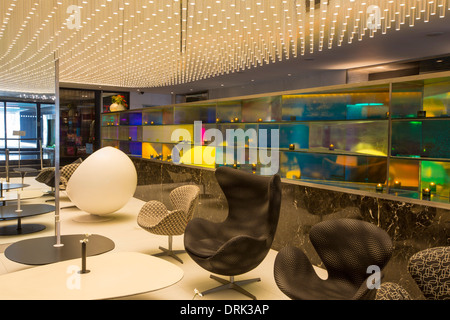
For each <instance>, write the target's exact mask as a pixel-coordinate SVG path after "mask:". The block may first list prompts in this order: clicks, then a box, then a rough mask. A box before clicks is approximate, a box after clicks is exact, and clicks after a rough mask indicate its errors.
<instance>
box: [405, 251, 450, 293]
mask: <svg viewBox="0 0 450 320" xmlns="http://www.w3.org/2000/svg"><path fill="white" fill-rule="evenodd" d="M408 272H409V273H410V274H411V276H412V278H413V279H414V281H415V282H416V283H417V285H418V287H419V288H420V290H421V291H422V293H423V295H424V296H425V298H426V299H428V300H450V246H447V247H435V248H429V249H425V250H422V251H419V252H417V253H415V254H414V255H413V256H411V258H410V259H409V261H408Z"/></svg>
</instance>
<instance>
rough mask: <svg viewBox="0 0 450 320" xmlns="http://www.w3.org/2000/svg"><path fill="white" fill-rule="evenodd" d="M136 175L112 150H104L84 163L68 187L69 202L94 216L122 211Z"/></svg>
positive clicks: (124, 158)
mask: <svg viewBox="0 0 450 320" xmlns="http://www.w3.org/2000/svg"><path fill="white" fill-rule="evenodd" d="M136 186H137V173H136V168H135V166H134V164H133V162H132V161H131V159H130V158H129V157H128V156H127V155H126V154H125V153H124V152H122V151H120V150H118V149H116V148H113V147H104V148H102V149H100V150H98V151H96V152H94V153H93V154H91V155H90V156H89V157H88V158H86V160H84V161H83V162H82V163H81V164H80V165H79V166H78V168H77V169H76V170H75V172H74V173H73V175H72V176H71V177H70V180H69V182H68V183H67V187H66V192H67V196H68V197H69V199H70V201H72V202H73V204H74V205H75V206H76V207H77V208H78V209H80V210H82V211H85V212H87V213H89V214H91V215H94V216H97V217H98V216H106V215H109V214H111V213H114V212H116V211H117V210H119V209H121V208H123V207H124V206H125V204H127V202H128V201H129V200H130V199H131V197H132V196H133V195H134V193H135V191H136Z"/></svg>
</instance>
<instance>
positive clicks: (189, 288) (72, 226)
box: [0, 177, 287, 300]
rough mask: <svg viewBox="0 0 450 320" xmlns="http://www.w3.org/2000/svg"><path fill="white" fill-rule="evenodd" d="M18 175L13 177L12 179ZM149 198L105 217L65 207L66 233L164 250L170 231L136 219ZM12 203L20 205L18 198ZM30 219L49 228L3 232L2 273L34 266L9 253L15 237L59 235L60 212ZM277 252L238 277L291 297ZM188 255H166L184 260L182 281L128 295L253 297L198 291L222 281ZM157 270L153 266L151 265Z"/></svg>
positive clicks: (262, 290)
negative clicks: (152, 229)
mask: <svg viewBox="0 0 450 320" xmlns="http://www.w3.org/2000/svg"><path fill="white" fill-rule="evenodd" d="M13 180H14V179H12V181H11V182H14V181H13ZM26 183H29V184H30V187H28V188H27V189H28V190H36V189H40V190H42V191H44V192H45V191H47V190H48V188H47V187H46V186H44V185H42V184H40V183H37V182H36V181H34V178H33V177H29V178H26ZM49 199H51V197H49V196H43V197H40V198H38V199H33V200H26V201H23V203H27V202H30V203H31V202H32V203H36V202H40V203H52V202H46V201H47V200H49ZM143 204H144V202H143V201H141V200H138V199H136V198H132V199H131V200H130V201H129V203H128V204H127V205H126V206H125V207H124V208H122V209H121V210H119V211H118V212H116V213H114V214H113V219H111V220H109V221H105V222H87V223H81V222H77V221H79V219H77V218H80V217H82V216H85V215H86V213H84V212H82V211H80V210H78V209H77V208H66V209H62V210H61V233H62V234H63V235H64V234H80V233H88V234H100V235H102V236H105V237H108V238H110V239H112V240H113V241H114V242H115V249H114V250H113V251H114V252H127V251H132V252H141V253H145V254H156V253H159V252H160V251H159V249H158V248H159V246H163V247H167V241H168V238H167V237H165V236H158V235H153V234H150V233H148V232H146V231H145V230H143V229H141V228H140V227H139V226H138V225H137V223H136V217H137V214H138V212H139V210H140V208H141V207H142V205H143ZM11 205H14V203H12V204H11ZM70 205H71V203H70V200H69V199H68V198H67V197H66V196H65V194H64V192H62V193H61V207H62V208H64V207H68V206H70ZM15 223H16V221H9V222H7V221H2V222H0V225H1V226H3V225H8V224H15ZM26 223H38V224H44V225H45V226H46V229H45V230H44V231H41V232H38V233H35V234H30V235H22V236H1V237H0V251H1V252H2V253H0V275H1V274H5V273H8V272H14V271H19V270H23V269H25V268H30V266H26V265H22V264H18V263H15V262H12V261H11V260H9V259H7V258H6V257H5V256H4V254H3V251H4V249H5V248H6V247H7V246H8V244H10V243H14V242H17V241H20V240H24V239H29V238H36V237H44V236H52V235H54V232H55V231H54V230H55V228H54V213H49V214H45V215H41V216H36V217H32V218H27V219H23V221H22V224H26ZM173 248H174V249H175V250H177V249H184V246H183V236H178V237H174V243H173ZM275 256H276V251H273V250H272V251H270V253H269V254H268V256H267V257H266V259H265V260H264V261H263V263H262V264H261V265H259V266H258V267H257V268H256V269H254V270H252V271H250V272H248V273H247V274H244V275H240V276H236V277H235V280H236V281H238V280H241V279H249V278H256V277H259V278H261V281H260V282H255V283H251V284H248V285H246V286H245V289H247V290H248V291H250V292H251V293H252V294H254V295H255V296H256V297H257V298H258V299H259V300H282V299H287V297H286V296H285V295H284V294H283V293H282V292H281V291H280V290H279V289H278V288H277V286H276V284H275V280H274V277H273V262H274V259H275ZM179 257H180V258H181V259H182V260H183V262H184V263H183V264H180V263H179V262H177V261H175V260H173V259H172V258H170V257H161V259H165V260H167V261H169V262H172V263H174V264H176V265H178V266H180V267H181V268H182V269H183V271H184V277H183V279H182V280H181V281H179V282H178V283H176V284H175V285H173V286H171V287H168V288H165V289H162V290H158V291H155V292H151V293H147V294H141V295H136V296H131V297H125V298H123V299H155V300H158V299H164V300H190V299H193V298H195V299H196V300H218V299H220V300H241V299H242V300H244V299H248V298H247V297H246V296H244V295H242V294H240V293H237V292H236V291H234V290H224V291H220V292H216V293H212V294H210V295H206V296H203V297H199V296H195V293H194V290H195V289H197V290H199V291H205V290H208V289H211V288H214V287H217V286H218V285H219V283H218V282H217V281H215V280H213V279H210V273H209V272H207V271H205V270H203V269H202V268H200V267H199V266H198V265H197V264H196V263H195V262H194V261H192V260H191V259H190V258H189V256H188V255H187V254H186V253H183V254H181V255H179ZM149 272H152V270H149Z"/></svg>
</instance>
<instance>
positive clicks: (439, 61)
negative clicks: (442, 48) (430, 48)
mask: <svg viewBox="0 0 450 320" xmlns="http://www.w3.org/2000/svg"><path fill="white" fill-rule="evenodd" d="M436 62H437V63H441V62H444V60H442V59H439V60H436Z"/></svg>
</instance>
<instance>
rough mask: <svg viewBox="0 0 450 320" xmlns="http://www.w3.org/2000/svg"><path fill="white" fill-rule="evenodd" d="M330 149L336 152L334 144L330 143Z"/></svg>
mask: <svg viewBox="0 0 450 320" xmlns="http://www.w3.org/2000/svg"><path fill="white" fill-rule="evenodd" d="M328 149H330V150H331V151H334V144H332V143H330V145H329V146H328Z"/></svg>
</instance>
